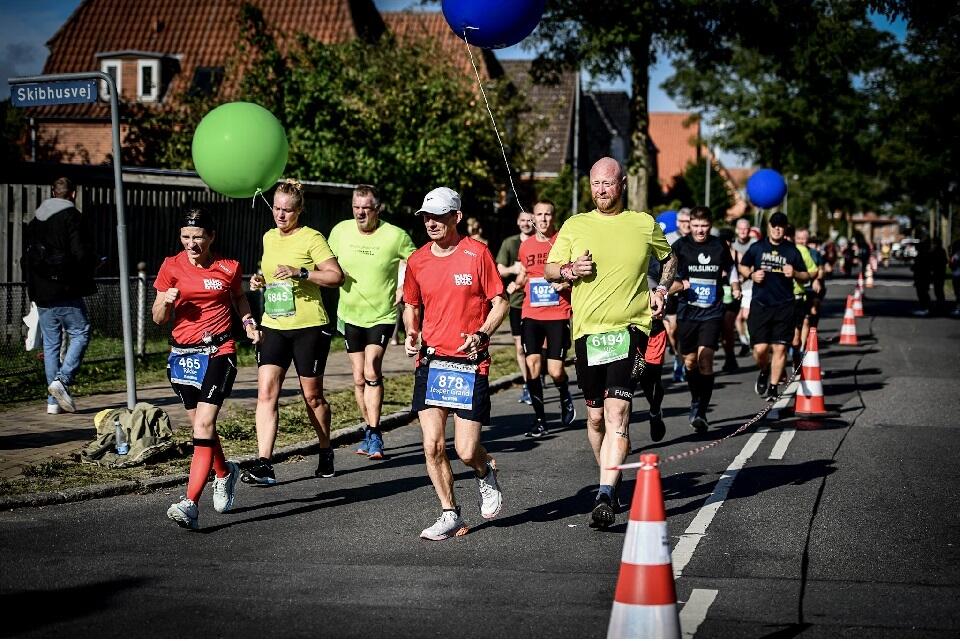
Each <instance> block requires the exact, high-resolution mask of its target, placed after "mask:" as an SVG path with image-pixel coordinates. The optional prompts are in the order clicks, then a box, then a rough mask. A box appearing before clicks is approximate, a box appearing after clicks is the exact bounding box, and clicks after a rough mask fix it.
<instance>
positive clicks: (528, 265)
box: [518, 234, 570, 321]
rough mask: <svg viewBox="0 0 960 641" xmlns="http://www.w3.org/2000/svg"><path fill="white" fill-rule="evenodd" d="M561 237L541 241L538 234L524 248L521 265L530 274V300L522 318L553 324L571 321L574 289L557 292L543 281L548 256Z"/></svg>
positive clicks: (527, 291)
mask: <svg viewBox="0 0 960 641" xmlns="http://www.w3.org/2000/svg"><path fill="white" fill-rule="evenodd" d="M556 238H557V235H556V234H554V235H553V236H551V237H550V238H549V239H547V240H540V239H538V238H537V236H536V234H534V235H533V236H531V237H530V238H528V239H526V240H525V241H523V242H522V243H521V244H520V254H519V257H518V259H519V261H520V264H521V265H523V268H524V269H525V270H527V285H526V296H525V297H524V299H523V312H522V313H521V317H522V318H532V319H534V320H541V321H552V320H567V319H568V318H570V288H565V289H564V290H563V291H557V290H556V289H554V288H553V285H552V284H551V283H549V282H547V280H546V279H545V278H544V277H543V269H544V265H546V264H547V256H549V255H550V248H551V247H553V241H554V240H556Z"/></svg>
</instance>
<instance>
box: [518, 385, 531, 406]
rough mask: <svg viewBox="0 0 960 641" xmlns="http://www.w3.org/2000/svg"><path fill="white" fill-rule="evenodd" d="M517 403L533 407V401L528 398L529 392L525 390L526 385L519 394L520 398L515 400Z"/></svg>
mask: <svg viewBox="0 0 960 641" xmlns="http://www.w3.org/2000/svg"><path fill="white" fill-rule="evenodd" d="M517 402H518V403H526V404H527V405H533V399H531V398H530V390H528V389H527V386H526V385H524V386H523V391H522V392H520V398H518V399H517Z"/></svg>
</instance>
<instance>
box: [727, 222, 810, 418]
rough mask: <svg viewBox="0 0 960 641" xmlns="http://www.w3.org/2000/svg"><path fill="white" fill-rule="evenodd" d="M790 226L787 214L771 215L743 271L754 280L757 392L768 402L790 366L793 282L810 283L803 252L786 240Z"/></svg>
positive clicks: (752, 330)
mask: <svg viewBox="0 0 960 641" xmlns="http://www.w3.org/2000/svg"><path fill="white" fill-rule="evenodd" d="M787 224H788V221H787V216H786V215H785V214H784V213H783V212H779V211H778V212H775V213H774V214H773V215H771V216H770V222H769V223H768V224H767V237H766V238H764V239H762V240H759V241H757V242H756V243H754V244H753V245H752V246H751V247H750V249H748V250H747V253H746V254H744V256H743V258H741V259H740V267H739V269H740V276H742V277H743V278H744V279H748V278H749V279H752V280H753V301H752V302H751V303H750V318H749V319H748V323H749V328H750V341H751V343H752V344H753V357H754V359H755V360H756V362H757V367H759V368H760V373H759V375H758V376H757V383H756V391H757V394H759V395H760V396H762V397H765V398H767V399H768V400H773V399H775V398H777V396H779V394H780V390H779V387H778V385H779V383H780V382H781V378H782V377H783V373H784V368H785V367H786V363H787V345H789V344H790V341H791V340H792V338H793V325H794V298H793V280H794V279H796V280H799V281H800V282H806V281H807V280H809V279H810V274H808V273H807V272H806V271H804V270H805V269H806V265H804V262H803V258H802V257H801V256H800V252H799V251H797V248H796V247H795V246H794V245H793V243H790V242H787V241H785V240H784V238H783V233H784V231H785V229H786V227H787ZM771 349H772V356H771V354H770V351H771Z"/></svg>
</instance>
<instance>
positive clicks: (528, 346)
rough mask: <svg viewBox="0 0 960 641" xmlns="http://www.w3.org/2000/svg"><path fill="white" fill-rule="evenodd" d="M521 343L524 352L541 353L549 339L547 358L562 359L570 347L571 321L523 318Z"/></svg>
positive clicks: (528, 353)
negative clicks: (544, 342)
mask: <svg viewBox="0 0 960 641" xmlns="http://www.w3.org/2000/svg"><path fill="white" fill-rule="evenodd" d="M522 330H523V335H522V338H521V344H522V345H523V353H524V354H527V355H530V354H540V353H541V351H542V349H543V341H544V339H546V341H547V358H548V359H552V360H555V361H562V360H563V359H565V358H566V357H567V350H568V349H570V321H566V320H536V319H534V318H524V319H523V327H522Z"/></svg>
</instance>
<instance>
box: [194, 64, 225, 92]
mask: <svg viewBox="0 0 960 641" xmlns="http://www.w3.org/2000/svg"><path fill="white" fill-rule="evenodd" d="M222 81H223V67H197V69H196V71H194V72H193V82H192V83H191V84H190V95H191V96H212V95H213V94H215V93H217V89H219V87H220V83H221V82H222Z"/></svg>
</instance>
